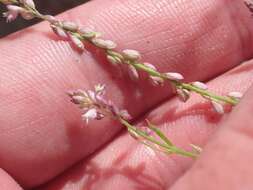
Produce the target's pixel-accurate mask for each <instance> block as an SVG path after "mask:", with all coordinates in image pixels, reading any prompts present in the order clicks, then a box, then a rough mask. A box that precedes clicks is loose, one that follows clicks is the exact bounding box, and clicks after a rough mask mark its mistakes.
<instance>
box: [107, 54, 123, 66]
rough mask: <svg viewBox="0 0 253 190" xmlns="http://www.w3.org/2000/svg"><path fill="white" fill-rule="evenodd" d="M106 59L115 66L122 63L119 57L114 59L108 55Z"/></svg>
mask: <svg viewBox="0 0 253 190" xmlns="http://www.w3.org/2000/svg"><path fill="white" fill-rule="evenodd" d="M106 58H107V60H108V61H109V62H110V63H111V64H113V65H117V64H118V63H121V60H120V59H119V58H118V57H113V56H111V55H107V56H106Z"/></svg>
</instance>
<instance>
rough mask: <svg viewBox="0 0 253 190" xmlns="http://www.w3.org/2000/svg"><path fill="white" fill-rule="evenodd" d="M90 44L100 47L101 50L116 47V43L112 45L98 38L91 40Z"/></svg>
mask: <svg viewBox="0 0 253 190" xmlns="http://www.w3.org/2000/svg"><path fill="white" fill-rule="evenodd" d="M92 43H93V44H94V45H95V46H97V47H100V48H103V49H109V50H110V49H114V48H116V47H117V45H116V43H114V42H113V41H111V40H103V39H99V38H94V39H92Z"/></svg>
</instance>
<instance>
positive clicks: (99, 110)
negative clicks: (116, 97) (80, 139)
mask: <svg viewBox="0 0 253 190" xmlns="http://www.w3.org/2000/svg"><path fill="white" fill-rule="evenodd" d="M104 94H105V86H104V85H96V86H95V90H94V91H91V90H87V91H84V90H76V91H73V92H69V93H68V95H69V96H70V97H71V101H72V102H73V103H74V104H77V105H79V107H80V109H81V110H82V111H83V114H82V118H83V119H84V120H86V122H87V123H88V121H89V120H90V119H92V120H94V119H95V120H101V119H103V118H104V117H105V116H107V117H108V116H109V117H111V118H116V119H119V118H122V119H124V120H130V119H131V116H130V115H129V113H128V112H127V111H126V110H120V109H119V108H118V107H117V106H115V105H114V104H113V102H112V101H107V100H106V99H105V98H104Z"/></svg>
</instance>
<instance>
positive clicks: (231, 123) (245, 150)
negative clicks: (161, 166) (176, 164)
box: [172, 88, 253, 190]
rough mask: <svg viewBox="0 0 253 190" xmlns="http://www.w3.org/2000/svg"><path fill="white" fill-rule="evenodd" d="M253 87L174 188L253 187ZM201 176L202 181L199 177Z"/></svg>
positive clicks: (175, 189)
mask: <svg viewBox="0 0 253 190" xmlns="http://www.w3.org/2000/svg"><path fill="white" fill-rule="evenodd" d="M252 96H253V88H251V89H250V90H249V92H248V93H247V96H246V97H245V98H244V100H243V101H242V102H241V104H240V105H239V106H238V107H237V109H236V110H235V111H234V112H233V113H232V114H231V116H230V117H229V118H228V120H227V121H226V122H224V123H223V124H222V128H221V129H220V130H219V131H217V134H215V136H214V137H213V138H212V140H211V141H210V142H209V143H208V144H207V146H206V149H205V151H204V152H203V155H202V156H201V157H200V159H199V160H198V161H197V162H196V164H194V166H193V168H191V169H190V170H189V172H187V173H186V175H184V177H183V178H182V179H180V180H179V181H178V182H177V183H176V184H175V185H174V187H173V188H172V190H177V189H184V188H185V187H187V189H196V190H197V189H202V188H205V189H213V188H215V189H224V190H226V189H229V190H235V189H252V188H253V183H252V175H253V172H252V168H251V166H250V162H251V161H252V159H253V148H252V145H253V143H252V108H253V101H252ZM200 177H201V180H199V179H200Z"/></svg>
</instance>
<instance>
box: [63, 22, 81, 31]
mask: <svg viewBox="0 0 253 190" xmlns="http://www.w3.org/2000/svg"><path fill="white" fill-rule="evenodd" d="M61 24H62V28H63V29H65V30H68V31H72V32H76V31H77V30H78V25H77V24H76V23H74V22H69V21H62V22H61Z"/></svg>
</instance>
